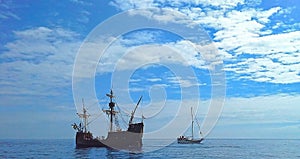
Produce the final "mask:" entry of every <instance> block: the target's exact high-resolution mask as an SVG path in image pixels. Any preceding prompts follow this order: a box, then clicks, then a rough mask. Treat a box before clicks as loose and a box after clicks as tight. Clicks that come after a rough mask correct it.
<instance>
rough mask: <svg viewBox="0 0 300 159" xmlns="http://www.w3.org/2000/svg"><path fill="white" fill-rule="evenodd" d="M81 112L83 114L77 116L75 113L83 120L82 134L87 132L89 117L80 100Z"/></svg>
mask: <svg viewBox="0 0 300 159" xmlns="http://www.w3.org/2000/svg"><path fill="white" fill-rule="evenodd" d="M82 112H83V114H79V113H77V115H78V116H79V117H80V118H82V119H83V124H84V132H87V124H88V117H89V116H90V115H88V114H87V111H86V109H85V106H84V100H83V99H82Z"/></svg>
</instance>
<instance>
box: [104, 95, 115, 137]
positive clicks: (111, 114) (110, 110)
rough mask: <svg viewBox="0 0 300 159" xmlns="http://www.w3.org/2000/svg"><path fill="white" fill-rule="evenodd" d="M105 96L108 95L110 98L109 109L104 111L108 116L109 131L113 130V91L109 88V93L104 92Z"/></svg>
mask: <svg viewBox="0 0 300 159" xmlns="http://www.w3.org/2000/svg"><path fill="white" fill-rule="evenodd" d="M106 96H108V97H109V98H110V102H109V110H108V111H106V113H108V114H109V116H110V127H109V130H110V132H111V131H113V116H114V115H115V113H116V111H115V110H114V107H115V103H114V102H113V101H112V98H113V97H114V95H113V91H112V90H110V94H106Z"/></svg>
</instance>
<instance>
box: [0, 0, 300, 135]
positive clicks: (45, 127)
mask: <svg viewBox="0 0 300 159" xmlns="http://www.w3.org/2000/svg"><path fill="white" fill-rule="evenodd" d="M299 13H300V2H299V1H297V0H272V1H271V0H185V1H180V0H145V1H139V0H112V1H108V0H101V1H96V0H91V1H83V0H66V1H61V2H59V3H58V2H57V1H41V0H37V1H29V0H28V1H27V0H24V1H16V0H15V1H14V0H0V73H1V74H0V101H1V103H0V125H1V127H2V128H1V130H0V138H2V139H7V138H17V139H19V138H21V139H23V138H25V139H31V138H73V137H74V134H75V132H74V130H73V129H72V128H71V126H70V125H71V124H72V123H74V122H79V119H78V117H77V115H76V113H77V112H78V113H80V112H81V111H82V110H81V109H82V104H83V103H82V99H84V105H85V106H86V107H87V109H88V111H89V113H90V115H91V119H90V121H93V122H92V123H91V124H90V127H89V128H90V129H91V130H92V131H93V132H94V133H95V134H96V135H103V134H105V130H107V129H108V128H107V127H108V125H107V124H106V121H107V118H106V116H105V114H103V113H102V109H107V105H106V103H107V101H108V100H107V98H106V97H105V94H106V93H109V91H110V89H113V90H114V93H115V101H116V102H117V104H118V107H119V108H120V112H121V114H122V115H123V116H122V117H119V120H120V126H121V127H123V128H124V127H126V124H124V123H123V124H122V123H121V121H124V122H125V123H126V122H128V118H129V116H128V115H129V114H130V112H131V110H132V109H133V108H134V106H135V105H136V102H137V101H138V99H139V97H140V96H143V100H142V102H141V104H140V106H139V108H138V110H137V112H136V117H137V118H136V119H135V120H136V121H139V120H142V119H141V118H142V116H144V117H145V119H143V120H144V123H145V137H146V138H147V137H149V138H151V137H154V138H155V137H162V138H163V137H170V136H171V137H176V136H178V135H179V134H183V133H185V134H189V129H190V120H191V116H190V108H191V107H193V108H194V109H193V110H194V113H195V114H196V118H197V119H198V120H199V121H200V125H201V131H203V132H205V135H206V137H207V138H268V139H269V138H272V139H277V138H281V139H299V138H300V135H299V134H300V115H299V113H300V107H299V105H300V17H299V16H298V15H299ZM169 132H172V133H171V135H170V133H169Z"/></svg>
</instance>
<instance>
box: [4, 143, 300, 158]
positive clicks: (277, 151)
mask: <svg viewBox="0 0 300 159" xmlns="http://www.w3.org/2000/svg"><path fill="white" fill-rule="evenodd" d="M147 143H150V144H147V145H145V146H144V149H145V151H147V150H152V149H158V148H159V147H160V145H158V143H160V141H155V142H153V143H155V144H151V141H147ZM162 145H163V142H162ZM299 148H300V140H236V139H235V140H216V139H214V140H212V139H210V140H209V139H208V140H205V141H204V142H203V143H201V144H194V145H181V144H177V143H173V144H171V145H169V146H167V147H163V148H162V149H158V150H155V151H151V152H142V153H129V152H123V151H113V150H109V149H106V148H86V149H76V148H75V144H74V141H73V140H0V158H39V159H40V158H41V159H44V158H51V159H52V158H80V159H81V158H109V159H110V158H111V159H113V158H122V159H123V158H140V159H144V158H182V159H188V158H199V159H201V158H203V159H215V158H218V159H227V158H228V159H238V158H241V159H247V158H253V159H258V158H262V159H267V158H272V159H273V158H284V159H286V158H289V159H294V158H300V151H299Z"/></svg>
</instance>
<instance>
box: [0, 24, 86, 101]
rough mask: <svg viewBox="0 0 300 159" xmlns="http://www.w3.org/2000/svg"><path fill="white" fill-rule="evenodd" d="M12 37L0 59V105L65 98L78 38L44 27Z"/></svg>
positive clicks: (62, 30) (68, 33)
mask: <svg viewBox="0 0 300 159" xmlns="http://www.w3.org/2000/svg"><path fill="white" fill-rule="evenodd" d="M14 35H15V37H14V38H15V40H14V41H11V42H9V43H7V44H6V45H5V47H6V51H5V52H2V54H1V55H0V60H1V63H0V66H1V67H0V71H1V76H0V87H1V91H0V94H1V98H5V100H2V101H3V103H2V104H1V105H5V102H9V101H12V100H13V99H14V98H16V96H20V95H24V98H23V100H26V99H27V100H28V96H44V97H50V96H52V97H55V96H56V97H58V96H60V95H61V96H66V95H67V96H69V94H67V93H66V92H67V90H71V76H72V67H73V60H74V58H75V55H76V52H77V49H78V48H79V45H80V41H79V39H78V35H77V34H76V33H74V32H71V31H68V30H64V29H62V28H47V27H37V28H32V29H28V30H22V31H15V32H14ZM26 97H27V98H26ZM23 100H22V101H23ZM22 101H18V102H22ZM29 101H31V102H35V101H34V100H29ZM26 103H27V102H26Z"/></svg>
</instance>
